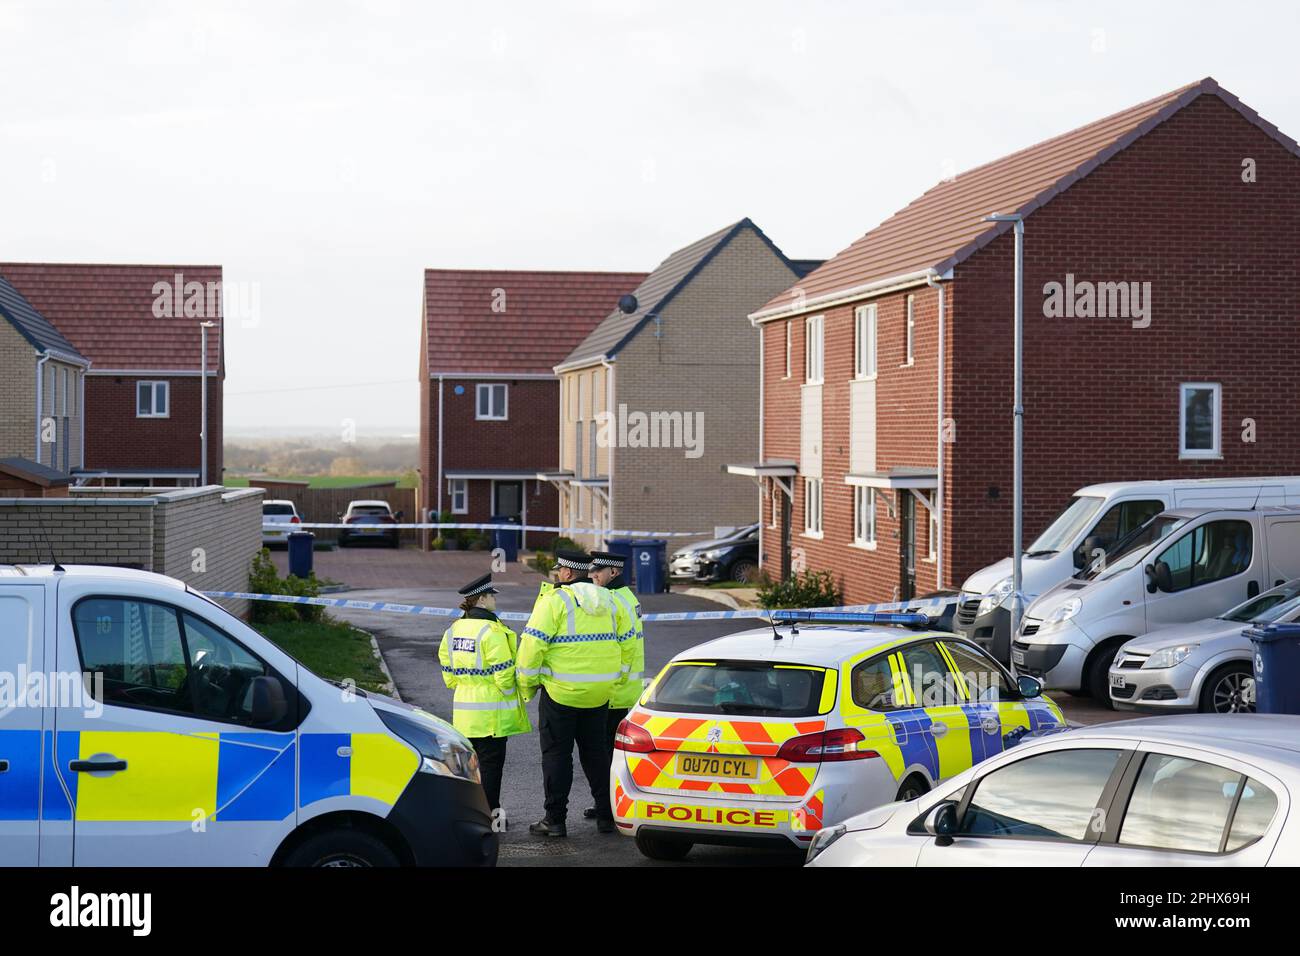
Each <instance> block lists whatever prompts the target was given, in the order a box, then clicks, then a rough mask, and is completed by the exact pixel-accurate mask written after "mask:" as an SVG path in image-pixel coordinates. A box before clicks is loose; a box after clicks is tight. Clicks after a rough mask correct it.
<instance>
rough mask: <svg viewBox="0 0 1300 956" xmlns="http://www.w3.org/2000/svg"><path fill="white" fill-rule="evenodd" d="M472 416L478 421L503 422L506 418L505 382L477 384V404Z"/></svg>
mask: <svg viewBox="0 0 1300 956" xmlns="http://www.w3.org/2000/svg"><path fill="white" fill-rule="evenodd" d="M474 417H475V418H477V419H479V420H480V421H488V422H503V421H505V420H506V385H505V383H496V384H488V385H479V386H478V404H477V406H476V410H475V412H474Z"/></svg>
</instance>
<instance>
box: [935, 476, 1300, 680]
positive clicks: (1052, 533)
mask: <svg viewBox="0 0 1300 956" xmlns="http://www.w3.org/2000/svg"><path fill="white" fill-rule="evenodd" d="M1279 505H1300V478H1194V479H1187V480H1170V481H1112V482H1107V483H1105V484H1099V485H1089V486H1088V487H1086V488H1080V489H1079V490H1078V491H1076V492H1075V493H1074V497H1073V498H1071V499H1070V503H1069V504H1068V505H1067V506H1066V507H1065V508H1064V509H1063V510H1062V511H1061V513H1060V514H1059V515H1057V516H1056V518H1055V519H1054V520H1053V521H1052V523H1051V524H1049V525H1048V526H1047V529H1046V530H1045V531H1043V533H1042V534H1040V535H1039V536H1038V537H1037V538H1035V539H1034V541H1033V543H1032V544H1030V545H1029V547H1028V548H1026V549H1025V552H1024V555H1023V560H1022V561H1021V591H1022V592H1023V594H1024V606H1026V607H1027V606H1028V605H1029V604H1030V602H1032V601H1033V600H1034V599H1035V598H1037V597H1038V596H1039V595H1041V594H1043V593H1044V592H1046V591H1047V590H1048V589H1049V588H1051V587H1052V586H1054V585H1056V584H1059V583H1061V582H1062V581H1065V580H1066V579H1068V578H1069V577H1070V576H1071V575H1073V574H1075V573H1077V572H1079V571H1081V570H1083V569H1084V568H1086V567H1087V566H1088V565H1089V564H1091V562H1092V560H1093V558H1094V556H1095V555H1096V554H1097V552H1098V550H1101V551H1105V550H1106V549H1107V548H1110V547H1112V546H1113V545H1114V544H1115V543H1116V542H1117V541H1119V540H1120V539H1122V538H1123V537H1124V536H1125V535H1127V534H1129V533H1131V532H1132V531H1133V530H1134V529H1135V528H1139V527H1141V526H1142V525H1143V524H1144V523H1145V522H1146V521H1147V520H1148V519H1150V518H1151V517H1153V516H1154V515H1157V514H1159V513H1160V512H1162V511H1168V510H1170V509H1172V508H1200V509H1206V508H1252V507H1256V506H1279ZM961 590H962V596H961V604H960V607H959V608H958V612H957V618H956V630H957V633H959V634H961V635H962V636H963V637H967V638H970V639H971V640H973V641H976V642H978V643H979V644H980V645H981V646H982V647H983V648H984V649H985V650H987V651H989V652H990V653H991V654H992V655H993V656H994V657H996V658H997V659H998V660H999V661H1001V662H1002V663H1003V664H1010V663H1011V656H1010V655H1011V637H1012V634H1011V559H1010V558H1003V559H1002V560H1001V561H998V562H997V563H995V564H990V565H989V566H988V567H986V568H981V569H980V570H978V571H976V572H975V573H974V574H972V575H971V576H970V577H968V578H967V579H966V581H965V582H964V583H963V584H962V586H961Z"/></svg>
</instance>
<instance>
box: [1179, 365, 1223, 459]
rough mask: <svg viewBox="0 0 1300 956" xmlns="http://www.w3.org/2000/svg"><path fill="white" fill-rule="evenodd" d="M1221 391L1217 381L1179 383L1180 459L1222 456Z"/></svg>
mask: <svg viewBox="0 0 1300 956" xmlns="http://www.w3.org/2000/svg"><path fill="white" fill-rule="evenodd" d="M1219 393H1220V386H1219V384H1218V383H1217V382H1187V383H1184V384H1183V385H1181V386H1179V402H1178V435H1179V439H1178V457H1179V458H1219V457H1221V456H1220V453H1219V431H1220V428H1219V425H1220V418H1221V415H1222V412H1221V408H1220V403H1219Z"/></svg>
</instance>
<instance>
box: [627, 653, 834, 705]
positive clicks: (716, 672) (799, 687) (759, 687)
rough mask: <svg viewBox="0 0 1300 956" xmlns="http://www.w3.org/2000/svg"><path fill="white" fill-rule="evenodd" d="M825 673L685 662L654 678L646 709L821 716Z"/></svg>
mask: <svg viewBox="0 0 1300 956" xmlns="http://www.w3.org/2000/svg"><path fill="white" fill-rule="evenodd" d="M825 680H826V671H825V670H824V669H823V668H820V667H809V666H807V665H802V664H777V663H770V662H767V661H685V662H683V663H680V664H672V665H670V666H669V668H668V670H667V672H666V673H665V674H664V675H663V676H662V677H661V678H660V679H659V681H658V683H657V684H656V685H655V688H654V691H653V693H652V694H651V697H650V699H649V700H647V701H646V706H647V707H650V708H652V709H653V710H663V711H671V712H678V713H690V714H719V715H725V714H741V715H746V716H755V717H806V716H810V715H813V714H817V713H820V712H821V699H822V686H823V684H824V682H825Z"/></svg>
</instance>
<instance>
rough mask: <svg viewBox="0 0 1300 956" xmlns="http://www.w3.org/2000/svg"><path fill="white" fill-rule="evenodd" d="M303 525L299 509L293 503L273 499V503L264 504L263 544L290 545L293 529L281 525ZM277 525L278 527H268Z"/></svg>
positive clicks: (264, 502) (266, 502)
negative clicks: (290, 535) (290, 534)
mask: <svg viewBox="0 0 1300 956" xmlns="http://www.w3.org/2000/svg"><path fill="white" fill-rule="evenodd" d="M295 524H302V518H300V517H299V516H298V508H297V506H295V505H294V503H293V502H292V501H282V500H280V499H272V500H271V501H263V502H262V544H264V545H268V546H269V545H273V544H283V545H287V544H288V543H289V533H290V532H291V531H292V530H293V528H292V527H285V528H281V527H279V525H290V526H292V525H295ZM268 525H276V526H277V527H268Z"/></svg>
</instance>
